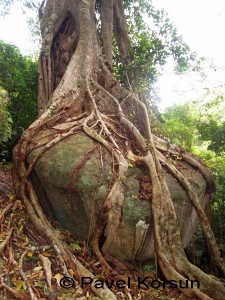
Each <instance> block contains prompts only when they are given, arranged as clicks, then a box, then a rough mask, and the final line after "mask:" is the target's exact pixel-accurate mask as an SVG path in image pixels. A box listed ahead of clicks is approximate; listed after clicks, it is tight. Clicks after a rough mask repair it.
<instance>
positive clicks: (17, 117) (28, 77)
mask: <svg viewBox="0 0 225 300" xmlns="http://www.w3.org/2000/svg"><path fill="white" fill-rule="evenodd" d="M0 85H1V86H2V87H3V88H4V89H5V90H6V91H7V92H8V95H9V103H8V105H7V111H8V113H9V114H10V115H11V118H12V121H13V123H12V139H11V140H10V142H8V143H7V144H5V148H4V150H6V149H7V150H11V147H12V146H13V145H14V143H15V142H16V141H17V140H18V138H19V137H20V136H21V134H22V132H23V131H24V130H25V129H26V128H27V127H28V126H29V125H30V124H31V123H32V122H33V121H34V120H35V119H36V118H37V90H38V72H37V62H33V61H32V60H31V59H30V58H29V57H23V56H22V55H21V53H20V51H19V50H18V48H17V47H16V46H13V45H10V44H6V43H4V42H3V41H0Z"/></svg>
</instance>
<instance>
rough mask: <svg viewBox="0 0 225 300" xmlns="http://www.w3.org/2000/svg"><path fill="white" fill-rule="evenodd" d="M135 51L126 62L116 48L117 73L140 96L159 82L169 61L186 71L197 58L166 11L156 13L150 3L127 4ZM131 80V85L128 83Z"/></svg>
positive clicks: (115, 65) (143, 1)
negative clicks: (140, 93) (162, 71)
mask: <svg viewBox="0 0 225 300" xmlns="http://www.w3.org/2000/svg"><path fill="white" fill-rule="evenodd" d="M124 6H125V13H126V21H127V25H128V32H129V35H130V40H131V45H132V48H131V51H130V53H129V55H128V57H127V58H126V59H125V60H123V59H122V58H121V56H120V54H119V52H118V49H117V47H116V45H115V46H114V62H115V64H114V66H113V71H114V73H115V74H116V75H117V77H118V78H119V79H120V80H121V82H122V83H125V85H128V86H129V84H130V85H131V86H132V87H133V88H134V89H135V91H136V92H140V91H146V90H149V89H150V88H151V87H152V84H154V83H155V81H156V80H157V78H158V76H159V73H160V68H161V67H162V66H163V65H165V63H166V62H167V60H168V58H169V57H173V58H174V60H175V61H176V62H177V69H179V71H180V72H183V71H185V70H186V69H187V68H188V67H189V66H190V61H193V60H195V58H196V56H195V54H194V53H192V52H191V51H190V48H189V46H188V45H187V44H185V43H184V41H183V39H182V37H181V36H180V35H178V33H177V30H176V28H174V26H173V24H172V22H171V21H170V20H169V18H168V16H167V14H166V12H165V11H164V10H156V9H155V8H154V7H153V6H152V2H151V1H149V0H136V1H124ZM127 77H128V78H129V83H128V82H127Z"/></svg>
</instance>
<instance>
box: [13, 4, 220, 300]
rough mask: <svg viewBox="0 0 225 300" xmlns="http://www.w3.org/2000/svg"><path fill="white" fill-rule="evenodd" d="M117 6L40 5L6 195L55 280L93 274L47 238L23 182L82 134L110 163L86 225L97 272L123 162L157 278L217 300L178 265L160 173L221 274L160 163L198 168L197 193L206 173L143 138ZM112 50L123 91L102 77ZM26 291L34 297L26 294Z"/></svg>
mask: <svg viewBox="0 0 225 300" xmlns="http://www.w3.org/2000/svg"><path fill="white" fill-rule="evenodd" d="M140 3H141V1H140ZM43 4H44V2H43ZM127 4H128V3H127V1H122V0H107V1H106V0H99V1H97V3H96V1H94V0H82V1H81V0H75V1H74V0H73V1H72V0H48V1H47V3H46V5H45V7H44V10H43V9H42V8H43V7H41V8H40V11H39V12H40V14H39V15H40V21H41V34H42V48H41V53H40V58H39V97H38V104H39V116H40V117H39V119H38V120H37V121H35V122H34V123H33V124H32V125H31V126H30V127H29V128H28V129H27V130H26V131H25V133H24V134H23V136H22V138H21V140H20V143H19V145H18V146H17V147H16V149H15V151H14V162H13V175H14V182H15V186H16V190H17V193H18V195H20V197H21V199H22V200H23V203H24V205H25V207H26V209H27V212H28V216H29V218H30V220H31V222H32V223H33V225H34V226H35V228H36V229H37V230H38V231H39V233H40V234H41V235H42V236H44V237H45V238H46V239H47V240H48V241H49V243H50V244H51V245H52V247H53V248H54V250H55V252H56V254H57V255H58V258H59V260H60V262H61V266H62V268H63V272H64V274H65V275H68V271H67V270H68V269H72V270H73V272H74V276H75V277H76V279H77V280H78V281H80V278H81V277H82V276H93V275H92V274H90V272H89V271H88V270H86V269H85V268H84V267H83V266H82V265H81V263H80V262H79V261H78V260H77V259H76V257H75V256H74V255H73V254H72V253H71V252H70V250H69V249H68V247H67V246H66V245H65V244H64V243H63V242H62V241H61V240H60V238H59V237H58V235H57V234H56V233H55V229H54V228H53V227H52V226H51V225H50V223H49V221H48V220H47V218H46V216H45V214H44V213H43V210H42V208H41V207H40V205H39V200H38V197H37V194H36V192H37V191H36V190H35V189H34V185H33V180H31V178H32V177H31V175H32V173H33V171H34V168H35V166H36V164H37V162H38V161H39V160H40V159H41V158H42V157H43V155H44V154H45V153H46V152H47V151H48V150H49V149H50V148H53V147H54V146H55V145H57V144H59V143H64V141H65V140H66V138H68V137H70V136H72V135H74V134H80V133H81V132H82V134H85V135H87V136H88V137H90V139H92V140H94V141H95V142H96V143H97V144H99V145H101V146H103V147H105V149H106V150H107V151H108V152H109V153H110V155H111V157H112V160H113V166H112V168H113V169H112V172H113V179H112V181H111V185H110V191H109V192H108V194H107V196H106V197H105V199H103V202H102V203H103V204H102V206H101V208H100V209H99V211H98V217H97V221H96V224H94V225H93V226H95V230H94V236H93V238H92V246H93V249H94V251H95V253H96V255H97V256H98V258H99V261H100V262H101V264H102V266H103V267H104V268H106V269H108V270H110V269H111V267H110V264H109V261H110V260H111V261H113V263H114V264H117V263H118V264H119V262H118V261H117V260H115V259H112V257H111V256H110V255H109V253H108V252H109V248H110V245H111V243H112V241H113V239H114V236H115V234H116V231H117V228H118V226H119V225H120V222H121V219H122V207H123V205H124V193H125V184H126V183H125V182H124V178H125V176H126V173H127V170H128V165H129V164H130V163H132V164H133V165H142V166H143V168H145V169H146V170H147V172H148V176H149V177H150V181H151V187H152V192H151V194H152V195H151V197H149V205H150V207H151V213H152V216H153V225H152V226H153V231H154V244H155V253H156V258H157V261H158V264H159V267H160V269H161V271H162V273H163V274H164V276H165V277H166V279H168V280H171V279H173V280H177V281H182V282H183V284H185V282H186V279H188V280H198V281H199V282H200V283H201V287H200V289H198V288H197V287H194V288H190V289H182V288H181V291H182V292H183V293H185V294H186V295H188V296H190V297H192V298H194V297H196V298H197V299H211V298H212V297H215V298H216V299H222V298H223V297H224V294H225V288H224V286H223V285H222V284H221V282H220V281H218V280H217V279H216V278H214V277H212V276H210V275H207V274H205V273H204V272H202V271H201V270H200V269H198V268H197V267H196V266H194V265H192V264H191V263H190V262H189V261H188V260H187V258H186V255H185V252H184V249H183V243H182V240H181V235H180V229H179V224H178V221H177V216H176V212H175V209H174V203H173V201H172V198H171V195H170V191H169V189H168V186H167V184H166V181H165V177H164V175H163V172H162V167H164V168H166V169H167V171H168V172H169V173H171V174H172V176H173V177H174V178H175V179H176V181H178V182H179V184H180V186H182V188H183V189H184V190H185V193H186V194H187V196H188V198H189V200H190V202H191V204H192V205H193V206H194V208H195V210H196V212H197V214H198V217H199V219H200V221H201V223H202V227H203V230H204V234H205V236H206V240H207V243H208V247H209V249H210V251H211V253H212V255H213V258H214V261H215V264H216V266H217V268H218V269H219V271H220V273H221V274H222V276H225V266H224V264H223V261H222V259H221V258H220V253H219V250H218V248H217V245H216V242H215V238H214V235H213V233H212V230H211V227H210V224H209V222H208V219H207V217H206V215H205V213H204V211H203V209H202V207H201V205H200V203H199V199H198V196H197V194H196V192H195V191H194V189H193V187H192V185H191V184H190V182H189V181H188V180H187V179H186V178H185V177H184V176H183V175H182V173H181V172H180V171H179V169H178V168H176V167H175V166H174V164H172V163H170V160H167V157H168V156H173V155H175V156H179V159H182V160H183V161H185V162H187V163H189V164H190V165H192V166H193V167H194V168H196V169H198V170H199V171H200V172H201V173H202V175H203V177H204V178H205V180H206V183H207V194H209V193H210V192H211V190H212V189H213V187H214V183H213V178H212V174H211V172H210V171H209V170H208V168H207V167H206V166H205V165H204V164H202V163H201V162H200V161H198V160H196V159H195V158H194V157H192V156H190V155H189V154H187V153H186V152H185V151H183V150H181V151H179V152H176V149H175V148H174V147H172V146H170V145H169V144H168V145H167V147H160V145H159V142H158V140H157V138H155V137H154V136H153V135H152V132H151V124H150V121H149V107H148V105H147V101H146V99H145V97H144V95H143V93H141V92H140V91H139V90H138V89H137V86H135V84H134V85H133V83H137V82H138V81H141V77H140V72H138V71H137V70H136V69H135V68H133V70H134V72H133V73H131V69H129V65H130V64H131V63H132V59H134V53H133V52H132V50H133V48H132V42H131V39H130V37H129V31H128V28H127V23H126V17H125V10H124V6H127ZM133 8H135V6H134V7H133ZM98 17H99V19H100V24H99V22H98ZM149 45H150V46H149V47H150V48H149V53H150V54H151V53H152V52H154V51H155V46H152V49H151V43H150V44H149ZM115 47H116V50H115ZM174 47H176V45H175V46H174ZM113 51H114V53H115V51H117V53H119V56H120V59H121V62H123V64H124V66H127V70H129V72H128V71H127V72H126V74H125V75H126V76H124V78H126V83H124V82H120V80H117V78H115V77H114V75H113V72H112V71H111V70H112V68H113ZM135 57H136V58H137V57H138V54H136V56H135ZM46 129H47V133H46ZM54 130H56V131H54ZM42 133H43V134H44V135H42ZM40 137H41V138H40ZM31 146H32V147H31ZM74 147H75V145H74ZM34 148H36V149H39V151H38V152H35V153H36V156H35V157H34V158H33V160H32V161H31V162H30V163H29V164H28V161H27V157H28V154H30V152H31V151H33V150H34ZM40 149H41V150H40ZM88 157H89V156H88V155H87V156H86V160H87V159H88ZM65 163H66V157H65ZM80 167H81V166H80ZM103 231H104V232H105V235H106V236H105V239H104V243H103V245H102V243H99V240H100V237H101V236H102V232H103ZM100 245H101V247H100ZM91 289H92V291H93V292H94V293H95V294H97V295H99V296H100V297H101V298H103V299H116V296H115V295H114V294H113V293H112V292H111V291H110V290H108V289H107V288H104V289H96V287H95V285H94V284H92V285H91ZM29 291H30V295H31V297H32V299H35V295H34V293H33V292H32V291H31V289H29Z"/></svg>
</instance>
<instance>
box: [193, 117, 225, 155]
mask: <svg viewBox="0 0 225 300" xmlns="http://www.w3.org/2000/svg"><path fill="white" fill-rule="evenodd" d="M198 130H199V133H200V135H201V138H202V140H204V141H209V146H208V149H209V150H212V151H214V152H215V153H216V154H219V155H220V154H222V153H223V152H225V122H223V123H222V124H218V122H217V121H216V120H213V119H209V120H208V122H207V121H205V122H200V123H199V124H198Z"/></svg>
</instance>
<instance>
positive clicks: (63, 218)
mask: <svg viewBox="0 0 225 300" xmlns="http://www.w3.org/2000/svg"><path fill="white" fill-rule="evenodd" d="M52 133H54V131H53V132H49V131H48V130H46V131H42V132H41V133H39V134H38V136H37V137H36V138H37V139H40V138H42V140H41V141H42V142H43V137H44V136H46V135H48V134H52ZM41 149H42V148H41V147H39V148H37V149H35V150H33V151H31V153H30V154H29V156H28V162H29V163H30V162H31V161H32V159H33V158H34V157H35V155H36V154H37V153H38V152H39V151H40V150H41ZM30 150H32V149H31V148H30ZM183 166H184V168H182V170H181V172H182V173H183V174H184V175H185V177H186V178H187V179H188V180H189V181H190V182H192V185H193V187H194V189H195V190H196V192H197V193H198V195H199V198H200V201H201V204H202V205H203V207H204V197H205V188H206V184H205V180H204V179H203V177H202V175H201V174H200V172H198V171H197V170H195V169H193V168H191V167H189V166H187V165H185V164H183ZM111 167H112V161H111V156H110V154H109V153H108V152H107V151H106V150H105V149H104V148H103V147H102V146H100V145H99V144H97V143H96V142H95V141H93V140H92V139H90V138H89V137H87V136H86V135H85V134H84V133H79V134H76V135H73V136H70V137H68V138H66V139H64V140H63V142H59V143H58V144H56V145H55V146H53V147H52V148H51V149H49V150H48V151H47V152H45V154H44V155H43V156H42V158H41V159H40V160H39V161H38V162H37V164H36V167H35V170H34V171H33V173H32V181H33V184H34V188H35V191H36V193H37V195H38V197H39V200H40V203H41V206H42V208H43V210H44V211H45V213H46V214H47V215H48V216H50V217H52V218H54V219H56V220H58V221H59V222H60V223H61V224H62V226H63V227H65V228H66V229H68V230H69V231H70V232H71V233H72V235H73V236H74V237H75V238H77V239H81V240H87V241H89V242H90V241H91V238H92V237H93V234H94V229H95V224H96V218H97V213H98V211H99V209H100V207H101V205H102V204H103V202H104V199H105V198H106V196H107V194H108V192H109V187H110V184H111V180H112V171H111ZM164 173H165V178H166V182H167V184H168V187H169V190H170V192H171V195H172V198H173V201H174V205H175V209H176V212H177V217H178V220H179V224H180V228H181V234H182V238H183V243H184V247H186V246H187V244H188V242H189V241H190V239H191V236H192V233H193V231H194V229H195V227H196V225H197V223H198V218H197V215H196V213H195V211H194V209H193V208H192V207H191V205H190V203H189V200H188V198H187V196H186V194H185V192H184V191H183V189H182V188H181V187H180V185H179V184H178V182H177V181H176V180H175V179H174V178H173V177H172V176H171V175H169V174H168V173H167V172H166V171H165V170H164ZM138 175H139V176H145V177H146V174H145V171H144V170H141V169H138V168H135V167H129V171H128V174H127V177H126V179H125V181H124V183H125V204H124V206H123V218H122V223H121V224H120V226H119V228H118V230H117V234H116V236H115V238H114V241H113V243H112V244H111V246H110V253H111V254H112V255H114V256H115V257H117V258H120V259H127V260H133V259H136V260H145V259H149V258H151V257H153V256H154V242H153V233H152V224H151V222H152V219H151V211H150V205H149V202H148V201H146V200H143V199H140V193H139V192H140V180H139V179H138V178H137V177H138ZM165 197H166V195H165Z"/></svg>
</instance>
